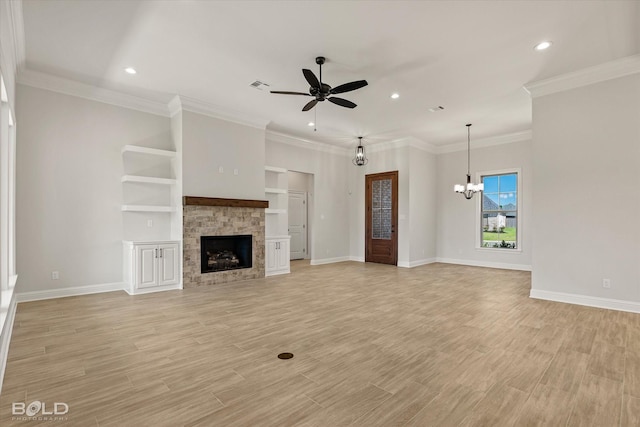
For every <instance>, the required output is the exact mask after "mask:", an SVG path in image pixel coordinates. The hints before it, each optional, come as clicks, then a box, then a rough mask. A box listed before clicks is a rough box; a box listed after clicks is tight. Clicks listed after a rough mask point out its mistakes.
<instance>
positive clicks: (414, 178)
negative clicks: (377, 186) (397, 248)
mask: <svg viewBox="0 0 640 427" xmlns="http://www.w3.org/2000/svg"><path fill="white" fill-rule="evenodd" d="M409 153H410V155H409V172H410V176H409V230H410V236H409V238H410V246H409V265H410V266H415V265H419V264H424V263H427V262H432V261H434V259H435V258H436V256H437V252H436V251H437V227H436V225H437V193H438V192H437V188H438V187H437V166H436V164H437V158H436V156H435V155H434V154H431V153H428V152H426V151H424V150H421V149H418V148H415V147H411V148H410V150H409Z"/></svg>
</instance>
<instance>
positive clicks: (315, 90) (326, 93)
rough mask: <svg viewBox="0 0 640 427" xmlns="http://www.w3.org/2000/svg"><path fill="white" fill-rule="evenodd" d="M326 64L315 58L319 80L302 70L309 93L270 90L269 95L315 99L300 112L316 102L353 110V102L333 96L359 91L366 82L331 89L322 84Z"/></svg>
mask: <svg viewBox="0 0 640 427" xmlns="http://www.w3.org/2000/svg"><path fill="white" fill-rule="evenodd" d="M325 62H326V58H325V57H324V56H318V57H317V58H316V64H318V65H319V67H320V78H318V77H316V75H315V74H314V73H313V71H311V70H309V69H306V68H303V69H302V74H303V75H304V78H305V80H307V83H309V86H310V87H309V93H305V92H291V91H280V90H272V91H271V93H275V94H280V95H302V96H311V97H314V98H315V99H312V100H311V101H309V102H308V103H307V104H306V105H305V106H304V107H302V111H309V110H311V109H312V108H313V107H315V106H316V104H317V103H318V102H324V101H329V102H331V103H333V104H336V105H339V106H341V107H345V108H355V107H357V105H356V104H354V103H353V102H351V101H349V100H347V99H344V98H338V97H336V96H333V95H335V94H339V93H345V92H351V91H352V90H356V89H360V88H362V87H365V86H366V85H368V83H367V81H366V80H356V81H353V82H349V83H345V84H341V85H339V86H336V87H334V88H332V87H331V86H329V85H328V84H326V83H323V82H322V65H323V64H324V63H325Z"/></svg>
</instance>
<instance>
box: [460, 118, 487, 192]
mask: <svg viewBox="0 0 640 427" xmlns="http://www.w3.org/2000/svg"><path fill="white" fill-rule="evenodd" d="M470 165H471V124H468V125H467V185H466V186H464V185H455V186H454V187H453V190H454V191H455V192H456V193H461V194H462V195H463V196H464V197H465V199H467V200H469V199H470V198H472V197H473V194H474V193H477V192H479V191H483V190H484V184H483V183H480V184H473V183H472V182H471V173H470V172H469V171H470Z"/></svg>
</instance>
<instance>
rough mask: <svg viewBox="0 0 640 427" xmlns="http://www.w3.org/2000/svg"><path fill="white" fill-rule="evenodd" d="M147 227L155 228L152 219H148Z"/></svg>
mask: <svg viewBox="0 0 640 427" xmlns="http://www.w3.org/2000/svg"><path fill="white" fill-rule="evenodd" d="M147 227H153V220H152V219H148V220H147Z"/></svg>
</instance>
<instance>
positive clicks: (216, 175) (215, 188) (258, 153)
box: [182, 111, 265, 200]
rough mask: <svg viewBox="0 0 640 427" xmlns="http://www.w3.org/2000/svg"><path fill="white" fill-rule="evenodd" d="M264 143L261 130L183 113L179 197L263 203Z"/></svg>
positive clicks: (263, 133) (262, 130) (191, 113)
mask: <svg viewBox="0 0 640 427" xmlns="http://www.w3.org/2000/svg"><path fill="white" fill-rule="evenodd" d="M264 140H265V131H264V129H257V128H253V127H249V126H245V125H241V124H237V123H233V122H229V121H226V120H221V119H216V118H213V117H209V116H204V115H201V114H197V113H193V112H190V111H183V113H182V162H183V163H182V177H183V194H184V195H185V196H197V197H220V198H229V199H251V200H265V194H264V187H265V185H264V182H265V181H264V179H265V177H264V165H265V158H264V152H265V150H264ZM220 167H222V170H223V172H222V173H220V172H219V168H220ZM234 169H237V170H238V175H234Z"/></svg>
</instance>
